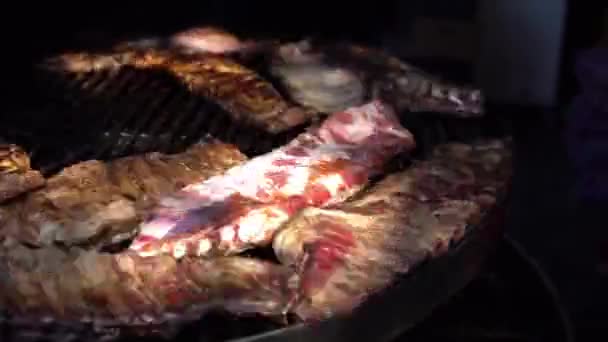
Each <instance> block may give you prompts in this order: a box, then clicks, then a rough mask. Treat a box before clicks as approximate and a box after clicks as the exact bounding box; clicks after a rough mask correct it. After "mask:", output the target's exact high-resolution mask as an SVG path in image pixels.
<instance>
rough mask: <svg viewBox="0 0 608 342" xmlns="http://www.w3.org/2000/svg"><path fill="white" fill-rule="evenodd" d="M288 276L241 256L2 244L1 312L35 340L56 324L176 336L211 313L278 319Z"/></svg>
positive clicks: (71, 329)
mask: <svg viewBox="0 0 608 342" xmlns="http://www.w3.org/2000/svg"><path fill="white" fill-rule="evenodd" d="M288 271H289V270H287V269H285V268H283V267H282V266H281V265H277V264H272V263H268V262H265V261H262V260H255V259H252V258H243V257H223V258H215V259H200V258H199V259H187V258H186V259H183V260H180V261H177V260H175V259H174V258H171V257H169V256H158V257H153V258H142V257H139V256H137V255H135V254H134V253H128V252H124V253H119V254H107V253H100V252H97V251H86V250H82V249H77V248H72V249H70V250H65V249H60V248H57V247H54V246H47V247H43V248H38V249H30V248H27V247H24V246H22V245H16V246H10V247H7V246H1V247H0V277H1V279H2V281H1V282H0V311H4V312H8V313H9V314H10V317H9V319H8V321H7V322H5V324H9V325H11V326H13V327H14V328H19V329H21V330H25V331H26V332H28V334H30V335H33V334H36V333H37V332H38V333H40V332H41V333H42V334H44V333H45V330H44V329H45V328H46V329H47V331H48V330H49V329H48V328H49V326H51V327H52V326H53V325H55V326H57V327H59V326H61V327H63V328H64V330H66V331H67V332H72V333H73V332H74V331H78V328H82V326H85V327H86V326H90V325H92V327H93V328H95V329H96V330H97V331H98V332H99V334H100V335H101V337H107V336H104V334H108V335H109V336H113V337H118V336H120V335H122V334H121V333H130V334H132V333H135V334H144V335H157V334H158V335H164V336H165V337H171V334H173V333H175V332H176V331H177V330H178V328H179V327H180V326H181V325H182V324H184V323H188V322H192V321H196V320H198V319H200V318H201V317H202V316H204V314H205V313H207V312H209V311H212V310H213V311H216V310H220V311H227V312H230V313H233V314H236V315H267V316H279V315H281V310H282V309H283V307H284V306H285V303H286V301H287V300H288V295H287V294H288V289H287V284H286V281H287V279H288V276H287V273H288ZM271 318H272V317H271ZM116 328H118V331H116ZM51 329H52V328H51ZM117 332H118V333H119V334H116V333H117ZM117 335H118V336H117ZM43 337H45V338H48V336H43ZM45 341H46V339H45Z"/></svg>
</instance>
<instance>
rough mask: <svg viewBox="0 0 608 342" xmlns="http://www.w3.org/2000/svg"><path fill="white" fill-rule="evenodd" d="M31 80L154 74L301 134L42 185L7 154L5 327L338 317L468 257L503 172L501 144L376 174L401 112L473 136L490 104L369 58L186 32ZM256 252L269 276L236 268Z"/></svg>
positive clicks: (88, 57)
mask: <svg viewBox="0 0 608 342" xmlns="http://www.w3.org/2000/svg"><path fill="white" fill-rule="evenodd" d="M41 66H42V67H44V68H46V69H47V70H51V71H52V72H60V73H81V72H90V71H95V70H106V69H108V70H115V69H120V68H123V67H125V66H129V67H135V68H142V69H148V68H151V69H152V68H161V69H164V70H168V71H169V72H171V73H172V74H174V75H175V76H176V77H177V78H178V79H179V80H180V81H182V82H183V83H184V85H186V86H187V87H188V89H189V90H190V91H191V92H192V93H196V94H197V95H198V96H203V97H205V98H207V99H209V100H210V101H214V102H215V103H217V104H219V106H220V107H221V108H222V109H223V110H225V111H226V112H227V113H229V114H230V115H231V116H232V117H233V118H234V119H235V120H236V121H241V122H247V123H250V124H253V125H256V126H257V127H259V128H261V129H263V130H266V131H267V132H269V133H278V132H281V131H284V130H286V129H289V128H291V127H294V126H296V125H301V124H309V128H308V129H307V130H306V131H304V132H303V133H301V134H300V135H298V136H297V137H295V138H294V139H293V140H292V141H290V142H289V143H287V144H285V145H284V146H281V147H279V148H277V149H275V150H273V151H271V152H268V153H266V154H263V155H260V156H257V157H254V158H251V159H249V158H248V157H247V156H245V155H244V154H243V153H241V152H240V151H239V150H238V149H237V148H236V147H235V146H233V145H230V144H227V143H224V142H221V141H218V140H209V141H206V142H204V143H199V144H195V145H193V146H190V147H189V148H188V149H187V150H185V151H182V152H180V153H176V154H163V153H159V152H151V153H146V154H142V155H132V156H127V157H122V158H118V159H113V160H109V161H99V160H89V161H85V162H81V163H77V164H75V165H71V166H69V167H66V168H64V169H63V170H61V171H60V172H58V173H57V174H55V175H52V176H50V177H49V178H45V177H43V176H42V175H41V174H40V173H39V172H38V171H36V170H33V169H32V167H31V165H30V161H29V156H28V154H27V152H26V151H24V150H23V149H22V148H20V147H18V146H15V145H5V146H2V150H1V151H0V203H2V205H1V206H0V242H1V244H0V272H1V273H2V274H1V275H0V277H1V280H0V310H3V311H5V312H8V313H10V315H11V317H13V319H16V320H17V319H20V320H27V321H29V322H36V321H40V322H51V321H57V322H69V323H70V324H92V325H93V326H94V327H95V328H96V329H100V330H103V329H105V328H110V327H112V328H116V327H119V329H121V330H124V331H128V330H130V329H133V330H137V331H138V332H143V333H153V332H158V330H159V329H157V328H154V329H152V328H151V327H162V326H165V325H171V326H175V325H180V324H183V323H185V322H189V321H193V320H197V319H199V318H200V317H201V316H203V315H204V314H205V313H207V312H210V311H214V310H222V311H227V312H230V313H233V314H235V315H251V314H254V315H262V316H267V317H275V318H276V317H282V316H284V315H286V314H290V315H295V316H296V317H299V318H300V319H301V320H303V321H315V320H321V319H326V318H329V317H332V316H335V315H340V314H346V313H349V312H351V311H352V310H353V309H355V308H356V307H357V306H358V305H359V304H361V303H362V302H363V301H365V299H366V297H368V296H369V295H372V294H374V293H376V292H378V291H381V290H383V289H385V288H386V287H387V286H389V285H391V283H392V282H393V281H394V280H395V279H397V277H399V276H400V275H402V274H404V273H407V272H408V271H409V270H410V269H411V268H412V267H414V266H416V265H418V264H420V263H421V262H422V261H424V260H425V259H427V258H430V257H434V256H439V255H441V254H442V253H444V252H445V251H446V250H447V249H448V248H449V247H450V245H451V244H452V243H454V242H457V241H459V240H460V239H462V238H463V236H464V235H465V232H466V230H467V227H469V226H472V225H475V224H478V223H479V222H480V220H481V219H482V216H483V214H484V213H485V212H486V211H487V210H488V209H490V208H491V207H492V206H494V205H495V203H496V202H497V199H498V196H499V194H500V192H501V190H502V188H503V187H504V186H505V185H506V183H507V182H508V180H509V177H510V173H511V167H510V160H511V152H510V146H509V145H510V143H509V140H508V139H504V140H479V141H476V142H474V143H467V144H465V143H456V142H452V143H445V144H442V145H439V146H437V147H436V148H435V149H434V150H433V153H432V155H431V156H429V157H428V158H426V159H424V160H414V161H411V163H408V164H407V167H405V168H402V169H401V171H399V172H397V173H394V172H393V173H390V174H388V175H387V173H388V172H387V169H388V165H389V164H391V162H393V161H394V160H396V159H399V158H401V159H403V156H404V155H405V156H407V154H408V152H410V151H412V150H413V149H414V147H415V146H416V144H415V140H416V137H414V136H413V135H412V134H411V133H410V132H409V131H408V130H407V128H406V127H403V126H402V124H401V123H400V120H399V113H402V112H404V111H424V112H441V113H447V114H451V115H454V116H459V117H461V118H462V119H463V120H466V119H467V118H469V117H475V116H480V115H482V114H483V112H482V98H481V94H480V92H479V91H478V90H476V89H473V88H466V87H461V86H457V85H452V84H450V83H447V82H444V81H442V80H440V79H438V78H435V77H432V76H430V75H428V74H426V73H424V72H422V71H421V70H419V69H417V68H415V67H412V66H410V65H407V64H405V63H404V62H402V61H401V60H399V59H398V58H396V57H394V56H391V55H389V54H386V53H385V52H383V51H378V50H374V49H372V48H367V47H362V46H356V45H353V44H346V43H335V44H326V43H319V42H315V41H313V40H304V41H299V42H277V41H268V42H250V41H243V40H241V39H239V38H238V37H235V36H234V35H232V34H230V33H228V32H225V31H222V30H220V29H214V28H196V29H192V30H188V31H185V32H181V33H178V34H175V35H173V36H171V37H161V38H154V39H142V40H138V41H132V42H126V43H122V44H119V45H117V46H115V47H114V48H112V49H111V50H110V51H107V52H103V53H102V52H94V53H93V52H69V53H65V54H62V55H58V56H55V57H52V58H49V59H48V60H46V61H44V63H42V64H41ZM258 248H268V249H272V250H273V251H274V255H275V260H263V259H259V258H253V257H250V256H245V255H244V252H248V251H251V250H254V249H258ZM148 327H150V329H148ZM161 330H162V329H161Z"/></svg>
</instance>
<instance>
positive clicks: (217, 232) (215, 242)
mask: <svg viewBox="0 0 608 342" xmlns="http://www.w3.org/2000/svg"><path fill="white" fill-rule="evenodd" d="M413 147H414V141H413V138H412V135H411V134H410V133H409V132H408V131H407V130H406V129H405V128H403V127H401V125H400V124H399V122H398V121H397V119H396V118H395V116H394V114H393V113H392V111H391V110H389V109H388V108H386V107H385V106H384V105H383V104H382V103H380V102H378V101H375V102H372V103H369V104H366V105H364V106H361V107H355V108H351V109H348V110H347V111H345V112H340V113H335V114H333V115H332V116H330V117H329V118H328V119H327V120H325V121H324V122H323V123H322V124H321V125H320V126H319V127H315V128H313V129H311V130H309V131H308V132H306V133H303V134H301V135H300V136H298V137H297V138H296V139H294V140H293V141H292V142H290V143H289V144H287V145H286V146H284V147H282V148H279V149H277V150H274V151H272V152H270V153H268V154H265V155H263V156H260V157H257V158H254V159H252V160H250V161H249V162H247V163H244V164H241V165H239V166H237V167H234V168H232V169H230V170H228V172H226V173H225V174H224V175H222V176H217V177H213V178H210V179H208V180H206V181H204V182H202V183H198V184H192V185H189V186H187V187H185V188H184V189H183V190H182V191H180V192H179V193H178V194H176V195H174V196H172V197H168V198H165V199H163V200H161V201H160V206H159V207H157V208H156V209H155V210H154V214H153V216H152V217H151V218H150V219H149V220H148V221H147V222H145V223H144V224H143V225H142V227H141V232H140V235H139V236H138V237H137V238H136V240H135V241H134V243H133V244H132V245H131V249H133V250H136V251H139V253H140V254H141V255H155V254H160V253H169V254H172V255H174V256H175V257H181V256H184V255H217V254H232V253H235V252H239V251H242V250H244V249H247V248H250V247H253V246H257V245H265V244H268V243H269V242H270V241H271V239H272V237H273V235H274V232H275V231H276V229H278V228H279V227H280V226H281V224H283V223H284V222H285V221H286V220H288V219H289V218H290V217H291V216H292V215H293V214H295V213H296V212H297V211H299V210H301V209H302V208H304V207H307V206H315V207H322V206H326V205H330V204H335V203H339V202H341V201H343V200H345V199H346V198H348V197H350V196H352V194H354V193H355V192H357V191H358V190H359V189H360V188H361V187H362V186H363V185H364V184H365V183H366V182H367V180H368V178H369V176H370V175H372V174H373V173H375V172H377V171H378V170H379V169H380V168H381V167H382V166H383V164H384V163H385V162H386V161H388V160H389V159H390V158H392V157H393V156H394V155H396V154H397V153H399V152H402V151H404V150H409V149H412V148H413ZM203 240H204V241H206V242H205V243H204V244H203V245H202V247H201V244H200V243H199V241H203ZM207 244H209V245H210V246H208V245H207ZM167 245H168V246H169V248H168V249H169V252H166V249H167V247H164V248H161V246H167ZM184 246H185V247H184ZM176 249H178V250H176Z"/></svg>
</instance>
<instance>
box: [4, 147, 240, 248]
mask: <svg viewBox="0 0 608 342" xmlns="http://www.w3.org/2000/svg"><path fill="white" fill-rule="evenodd" d="M245 160H246V157H245V156H244V155H243V154H242V153H241V152H239V151H238V149H236V148H235V147H233V146H232V145H227V144H221V143H210V144H196V145H194V146H192V147H191V148H189V149H188V150H186V151H185V152H182V153H177V154H172V155H165V154H161V153H157V152H153V153H148V154H144V155H137V156H130V157H125V158H120V159H116V160H113V161H110V162H106V163H104V162H102V161H98V160H90V161H85V162H81V163H78V164H75V165H72V166H70V167H67V168H65V169H63V170H62V171H61V172H59V173H58V174H56V175H54V176H52V177H50V178H49V179H48V180H47V183H46V186H45V187H43V188H41V189H38V190H36V191H31V192H28V193H27V194H25V195H24V196H23V197H22V198H18V199H16V200H14V201H12V202H10V203H7V204H6V205H4V206H2V207H0V227H1V228H0V239H8V240H17V241H19V242H22V243H27V244H29V245H34V246H42V245H51V244H55V243H58V244H62V245H67V246H71V245H91V244H95V245H97V244H99V245H100V246H103V245H106V244H111V243H116V242H119V241H120V240H123V239H126V238H129V237H131V236H132V235H133V234H134V233H136V228H137V224H138V223H139V222H140V221H141V220H142V215H143V212H145V210H146V208H148V207H149V206H150V205H151V204H152V203H155V202H156V201H157V200H158V199H159V198H160V197H161V196H164V195H167V194H169V193H172V192H175V191H177V190H179V189H181V188H182V187H184V186H187V185H189V184H195V183H198V182H201V181H203V180H205V179H207V178H209V177H211V176H215V175H219V174H221V173H223V172H224V171H226V170H227V169H229V168H230V167H233V166H235V165H238V164H240V163H241V162H243V161H245ZM0 184H2V183H0Z"/></svg>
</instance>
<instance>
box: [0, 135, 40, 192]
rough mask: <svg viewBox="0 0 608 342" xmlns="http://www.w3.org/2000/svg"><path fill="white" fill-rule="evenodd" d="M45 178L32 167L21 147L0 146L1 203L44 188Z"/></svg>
mask: <svg viewBox="0 0 608 342" xmlns="http://www.w3.org/2000/svg"><path fill="white" fill-rule="evenodd" d="M44 182H45V180H44V177H43V176H42V174H41V173H40V172H39V171H36V170H32V169H31V167H30V157H29V156H28V154H27V153H26V152H25V151H24V150H23V149H22V148H21V147H19V146H17V145H12V144H5V145H0V203H3V202H6V201H7V200H10V199H12V198H14V197H17V196H19V195H21V194H23V193H25V192H28V191H30V190H33V189H36V188H39V187H42V186H43V185H44Z"/></svg>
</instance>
